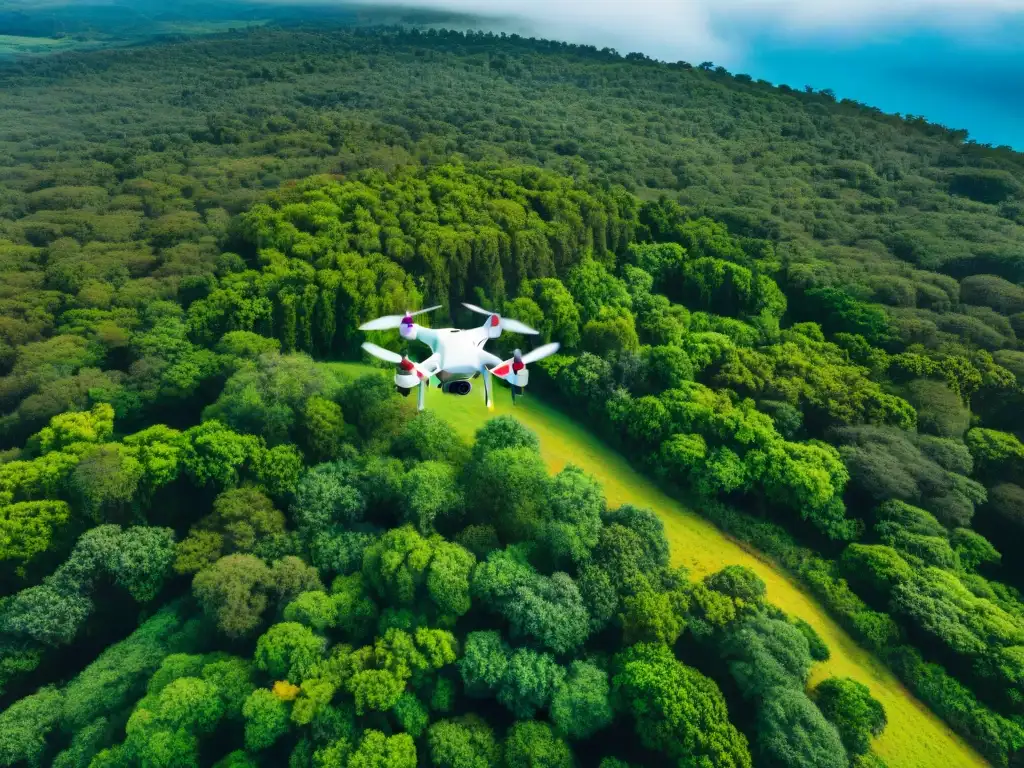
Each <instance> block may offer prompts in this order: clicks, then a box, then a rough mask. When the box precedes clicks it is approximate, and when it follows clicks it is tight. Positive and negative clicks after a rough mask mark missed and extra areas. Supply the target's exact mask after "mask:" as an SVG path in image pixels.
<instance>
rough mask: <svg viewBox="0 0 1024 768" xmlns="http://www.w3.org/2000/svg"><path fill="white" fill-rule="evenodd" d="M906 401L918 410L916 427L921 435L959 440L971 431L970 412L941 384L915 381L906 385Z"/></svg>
mask: <svg viewBox="0 0 1024 768" xmlns="http://www.w3.org/2000/svg"><path fill="white" fill-rule="evenodd" d="M907 400H908V401H909V402H910V404H911V405H913V406H914V408H915V409H916V410H917V425H918V429H920V430H921V431H922V432H927V433H928V434H932V435H939V436H940V437H956V438H959V437H961V436H962V435H963V434H964V432H966V431H967V428H968V427H970V424H971V410H970V408H967V407H966V406H965V405H964V403H963V400H961V398H960V396H959V395H957V394H956V392H954V391H953V390H952V389H950V388H949V386H948V385H946V384H945V383H943V382H941V381H934V380H932V379H915V380H914V381H912V382H910V384H908V385H907Z"/></svg>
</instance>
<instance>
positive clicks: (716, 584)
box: [704, 565, 767, 610]
mask: <svg viewBox="0 0 1024 768" xmlns="http://www.w3.org/2000/svg"><path fill="white" fill-rule="evenodd" d="M704 585H705V586H706V587H707V588H708V589H713V590H715V591H716V592H721V593H722V594H723V595H728V596H729V597H731V598H733V599H734V600H736V601H737V603H738V604H739V605H740V606H744V607H747V608H749V609H755V610H756V609H759V608H760V607H761V606H762V605H764V596H765V592H766V591H767V590H766V588H765V584H764V582H763V581H762V580H761V577H760V576H758V575H757V574H756V573H754V572H753V571H752V570H750V569H749V568H746V567H744V566H742V565H727V566H725V568H722V569H721V570H720V571H715V572H714V573H712V574H710V575H708V576H707V577H705V579H704Z"/></svg>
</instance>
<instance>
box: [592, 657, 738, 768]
mask: <svg viewBox="0 0 1024 768" xmlns="http://www.w3.org/2000/svg"><path fill="white" fill-rule="evenodd" d="M614 666H615V673H614V676H613V678H612V687H613V690H614V692H615V695H616V696H617V697H619V701H621V702H622V704H623V707H624V709H625V711H626V712H627V713H629V715H630V716H632V718H633V720H634V722H635V725H636V732H637V735H638V736H639V738H640V743H641V744H643V745H644V746H645V747H647V748H649V749H655V750H658V751H660V752H662V753H663V754H664V755H665V756H667V757H668V758H669V759H671V760H674V761H679V762H680V764H684V762H685V761H687V760H704V761H706V762H707V763H708V764H709V765H716V766H726V767H728V768H732V767H733V766H744V767H746V768H749V766H750V765H751V759H750V752H749V751H748V749H747V741H746V739H745V738H744V737H743V735H742V734H741V733H740V732H739V731H737V730H736V728H735V727H733V725H732V724H731V723H730V722H729V716H728V711H727V710H726V704H725V698H724V697H723V696H722V692H721V691H720V690H719V689H718V686H716V685H715V684H714V682H712V681H711V680H710V679H709V678H707V677H704V675H702V674H700V672H698V671H697V670H695V669H692V668H691V667H687V666H685V665H683V664H681V663H680V662H678V661H677V660H676V659H675V657H674V656H673V655H672V652H671V651H670V650H669V649H668V648H667V647H666V646H664V645H658V644H650V643H641V644H638V645H634V646H632V647H630V648H628V649H626V650H625V651H623V652H622V653H620V654H618V655H617V656H616V658H615V665H614Z"/></svg>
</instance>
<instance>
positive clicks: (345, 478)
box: [291, 461, 366, 536]
mask: <svg viewBox="0 0 1024 768" xmlns="http://www.w3.org/2000/svg"><path fill="white" fill-rule="evenodd" d="M291 511H292V516H293V517H294V518H295V523H296V525H298V527H299V529H300V530H301V531H302V532H303V533H305V534H306V535H308V536H315V535H317V534H319V533H322V532H324V531H327V530H329V529H330V528H331V526H334V525H344V526H349V525H352V524H353V523H355V522H357V521H358V520H360V519H361V518H362V516H363V514H364V513H365V511H366V497H365V496H364V494H363V493H362V492H361V491H360V490H359V488H358V487H357V486H356V476H355V469H354V468H353V467H352V466H351V465H350V464H348V463H347V462H345V461H338V462H334V463H331V464H318V465H316V466H315V467H313V468H312V469H310V470H309V471H308V472H306V473H305V474H304V475H303V476H302V479H301V480H299V485H298V488H296V490H295V500H294V501H293V502H292V507H291Z"/></svg>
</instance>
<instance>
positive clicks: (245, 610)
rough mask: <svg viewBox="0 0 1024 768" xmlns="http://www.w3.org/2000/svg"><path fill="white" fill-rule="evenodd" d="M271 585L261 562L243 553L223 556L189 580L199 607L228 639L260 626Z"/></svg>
mask: <svg viewBox="0 0 1024 768" xmlns="http://www.w3.org/2000/svg"><path fill="white" fill-rule="evenodd" d="M272 586H273V582H272V580H271V574H270V569H269V568H267V566H266V565H265V564H264V563H263V561H262V560H260V559H259V558H257V557H253V556H252V555H242V554H237V555H227V556H226V557H222V558H221V559H220V560H218V561H217V562H216V563H214V564H213V565H212V566H210V567H209V568H207V569H205V570H202V571H200V572H199V573H197V574H196V577H195V578H194V579H193V580H192V592H193V594H194V595H195V596H196V599H197V600H198V601H199V604H200V605H202V606H203V610H204V611H206V613H207V615H208V616H210V617H211V618H212V619H213V620H214V621H216V623H217V628H218V629H220V631H221V632H223V633H224V634H226V635H228V636H229V637H242V636H244V635H248V634H250V633H252V632H253V631H255V630H256V629H257V628H258V627H259V625H260V622H261V621H262V619H263V612H264V611H265V610H266V608H267V603H268V599H267V594H268V592H269V591H270V589H271V588H272Z"/></svg>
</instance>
